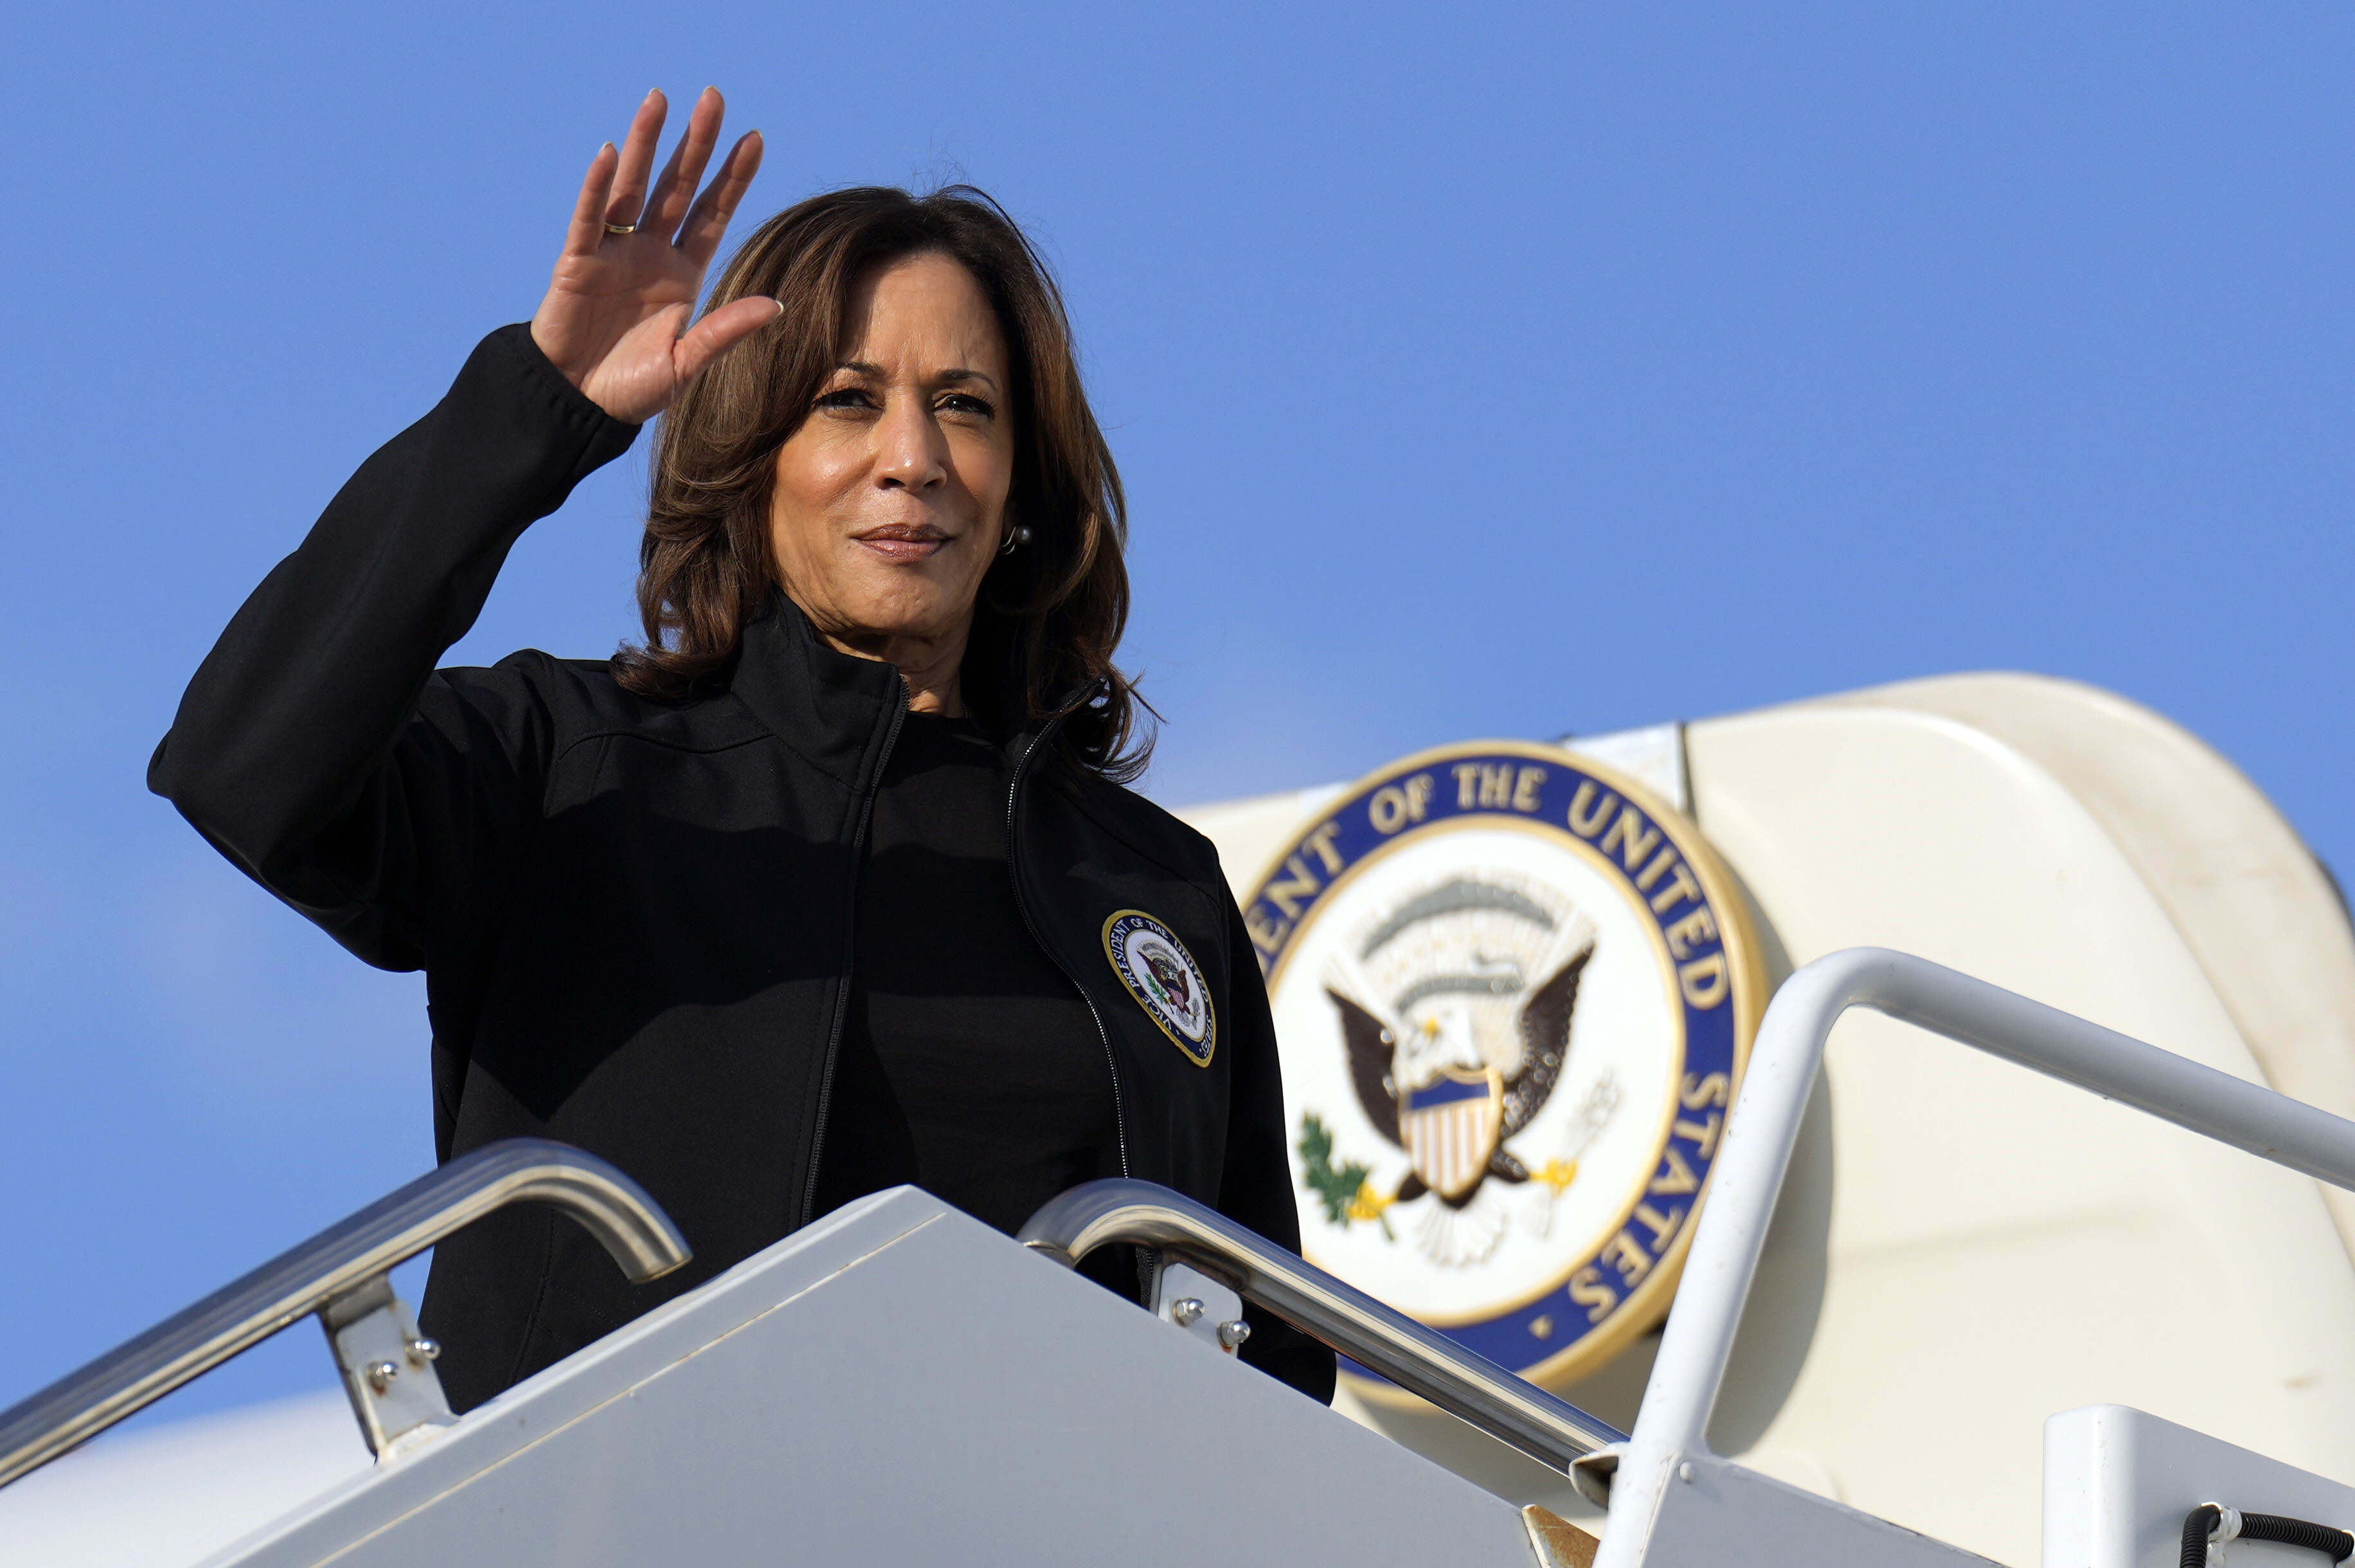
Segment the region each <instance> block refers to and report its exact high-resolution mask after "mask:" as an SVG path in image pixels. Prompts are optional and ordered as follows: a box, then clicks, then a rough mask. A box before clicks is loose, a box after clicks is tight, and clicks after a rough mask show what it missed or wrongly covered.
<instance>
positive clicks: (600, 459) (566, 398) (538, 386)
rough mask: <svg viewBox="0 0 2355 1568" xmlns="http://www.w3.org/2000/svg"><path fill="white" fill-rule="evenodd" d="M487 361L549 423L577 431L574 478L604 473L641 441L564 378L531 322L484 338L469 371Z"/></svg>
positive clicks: (632, 429) (631, 426)
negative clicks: (534, 336) (535, 336)
mask: <svg viewBox="0 0 2355 1568" xmlns="http://www.w3.org/2000/svg"><path fill="white" fill-rule="evenodd" d="M485 360H489V361H493V362H496V364H497V366H498V368H499V369H501V370H503V371H505V372H506V375H507V376H509V377H510V378H512V379H514V380H515V381H516V382H517V384H518V387H519V389H520V390H521V391H522V392H523V393H524V395H525V396H526V397H527V398H528V399H530V400H533V401H534V402H536V403H537V404H538V406H539V407H540V408H542V409H543V410H544V411H546V413H547V415H548V416H549V420H550V421H551V422H553V423H555V424H557V425H559V427H562V428H566V429H570V430H572V431H576V432H579V434H580V437H581V455H580V460H579V463H578V465H577V466H576V468H575V470H574V472H575V473H576V474H579V475H586V474H588V473H589V472H590V471H591V470H592V469H596V468H602V467H603V466H604V465H605V464H608V463H611V462H613V459H615V458H616V457H619V456H621V455H622V453H625V452H627V451H628V450H629V449H630V443H632V442H634V441H635V440H637V439H638V431H639V429H640V427H639V426H637V425H634V424H632V423H631V422H630V421H627V420H617V419H615V418H614V417H613V415H611V414H609V413H607V412H606V411H604V410H603V409H601V408H599V407H598V406H597V405H596V403H595V402H594V401H592V400H591V399H590V397H589V395H588V394H587V393H586V392H583V391H582V390H581V389H580V388H578V387H576V386H574V385H573V384H572V383H571V382H570V381H569V380H567V379H565V376H564V372H563V371H561V370H559V369H558V368H556V366H555V364H554V362H552V361H551V360H550V359H549V357H548V356H547V355H546V354H544V353H542V352H540V347H539V345H538V343H536V342H534V341H533V340H532V336H531V323H529V322H527V321H519V322H517V323H515V324H514V325H510V326H502V327H500V328H499V329H498V330H497V331H496V332H494V333H492V334H491V335H490V336H488V337H485V338H484V339H483V341H482V343H481V344H480V345H479V346H478V347H476V348H475V349H474V354H473V355H472V356H471V357H470V358H469V360H468V364H467V368H468V369H474V368H476V367H477V366H478V365H481V366H482V368H489V366H487V365H483V364H482V362H483V361H485Z"/></svg>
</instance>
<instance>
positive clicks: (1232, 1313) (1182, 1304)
mask: <svg viewBox="0 0 2355 1568" xmlns="http://www.w3.org/2000/svg"><path fill="white" fill-rule="evenodd" d="M1153 1315H1154V1316H1155V1317H1158V1318H1160V1319H1161V1320H1162V1321H1163V1322H1164V1323H1174V1324H1176V1325H1177V1327H1178V1328H1183V1329H1184V1330H1185V1331H1186V1332H1187V1333H1188V1334H1190V1335H1192V1336H1193V1337H1194V1338H1195V1339H1199V1340H1201V1341H1202V1342H1203V1343H1204V1344H1206V1345H1208V1346H1209V1347H1210V1349H1214V1350H1217V1351H1219V1352H1220V1354H1222V1355H1229V1356H1231V1355H1233V1354H1234V1353H1235V1352H1236V1351H1237V1350H1239V1349H1242V1344H1243V1341H1244V1340H1246V1339H1250V1338H1251V1325H1250V1324H1249V1323H1247V1322H1245V1321H1244V1320H1243V1298H1242V1297H1241V1296H1237V1295H1236V1294H1235V1293H1234V1292H1233V1291H1231V1290H1229V1289H1228V1288H1227V1287H1226V1286H1225V1285H1220V1283H1219V1282H1218V1281H1217V1280H1215V1279H1212V1278H1211V1277H1210V1276H1209V1275H1206V1274H1204V1273H1202V1272H1201V1271H1200V1270H1199V1269H1191V1268H1188V1267H1187V1266H1186V1265H1185V1264H1181V1263H1173V1262H1169V1261H1167V1260H1164V1262H1163V1263H1162V1264H1161V1274H1160V1276H1159V1277H1158V1278H1157V1279H1156V1280H1155V1281H1154V1285H1153Z"/></svg>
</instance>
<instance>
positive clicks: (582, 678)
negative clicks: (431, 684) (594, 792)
mask: <svg viewBox="0 0 2355 1568" xmlns="http://www.w3.org/2000/svg"><path fill="white" fill-rule="evenodd" d="M433 678H434V681H435V682H436V683H437V684H438V685H439V686H441V687H442V688H443V689H445V690H446V691H447V692H448V693H449V694H450V695H452V696H453V697H455V698H456V699H458V700H459V701H461V702H464V703H465V704H466V705H467V706H469V707H472V708H477V709H525V710H529V711H531V712H532V713H534V714H536V715H538V716H539V717H541V718H543V720H544V721H545V722H546V723H547V725H548V726H549V731H551V733H550V740H551V741H553V742H554V743H555V744H556V745H557V747H558V748H559V749H562V748H565V747H569V746H571V745H575V744H578V743H579V742H581V741H590V740H597V739H602V738H607V737H623V738H629V739H634V740H641V741H646V742H648V743H650V744H654V745H658V746H669V747H674V748H677V749H680V750H685V751H698V752H709V751H722V750H726V749H728V748H730V747H733V746H738V745H742V744H744V743H746V742H748V741H758V740H762V739H764V738H765V737H766V736H767V735H768V731H767V729H766V727H765V726H763V725H762V723H761V722H760V720H758V719H756V718H754V717H753V715H752V713H751V709H748V708H746V707H745V706H744V704H743V703H742V702H741V701H740V700H738V699H736V698H735V696H734V695H733V694H731V693H730V692H726V691H719V692H716V693H713V694H712V695H710V696H708V697H701V698H697V699H692V700H689V701H685V702H658V701H655V700H653V699H649V698H645V697H641V696H639V695H638V694H637V693H635V692H634V691H632V690H630V689H629V688H627V687H625V686H623V684H622V683H621V682H620V681H619V680H618V679H616V678H615V677H614V674H613V661H612V660H610V659H566V658H558V657H557V656H554V655H552V654H546V653H542V652H540V651H539V650H538V648H525V649H522V650H520V651H518V652H516V653H512V654H509V655H508V656H506V657H505V658H503V659H501V660H499V662H498V663H497V664H496V665H492V666H490V667H487V668H485V667H451V668H447V669H439V670H436V671H434V672H433Z"/></svg>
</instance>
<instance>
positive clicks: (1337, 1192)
mask: <svg viewBox="0 0 2355 1568" xmlns="http://www.w3.org/2000/svg"><path fill="white" fill-rule="evenodd" d="M1299 1147H1300V1163H1301V1176H1302V1179H1304V1180H1305V1181H1306V1182H1307V1183H1308V1189H1309V1190H1310V1191H1311V1192H1314V1193H1315V1194H1316V1201H1317V1202H1319V1203H1320V1204H1322V1205H1324V1208H1325V1218H1327V1220H1330V1221H1333V1223H1335V1224H1336V1225H1339V1226H1342V1227H1344V1228H1345V1229H1346V1228H1347V1227H1348V1223H1349V1221H1352V1220H1371V1221H1373V1222H1374V1223H1376V1224H1377V1225H1380V1227H1381V1228H1382V1234H1383V1236H1385V1237H1386V1238H1388V1239H1389V1240H1391V1241H1393V1242H1395V1241H1397V1240H1398V1237H1397V1236H1396V1235H1394V1234H1392V1233H1391V1222H1390V1221H1389V1220H1387V1219H1386V1218H1384V1217H1383V1214H1382V1211H1383V1210H1385V1209H1387V1208H1389V1207H1390V1206H1391V1204H1392V1203H1393V1202H1395V1201H1396V1200H1395V1199H1391V1198H1383V1197H1380V1196H1378V1195H1377V1194H1376V1193H1375V1191H1374V1189H1372V1188H1371V1187H1369V1186H1368V1185H1367V1183H1366V1178H1367V1177H1369V1176H1371V1175H1372V1174H1373V1171H1374V1168H1373V1167H1372V1166H1369V1165H1361V1164H1359V1162H1358V1161H1356V1160H1354V1159H1353V1160H1350V1161H1348V1163H1346V1164H1344V1165H1342V1166H1341V1167H1339V1168H1335V1167H1334V1164H1333V1134H1332V1130H1331V1129H1330V1128H1328V1127H1327V1126H1326V1125H1325V1122H1324V1119H1323V1118H1322V1117H1320V1116H1318V1115H1316V1114H1315V1113H1314V1112H1310V1113H1308V1114H1306V1115H1303V1116H1302V1117H1301V1118H1300V1146H1299Z"/></svg>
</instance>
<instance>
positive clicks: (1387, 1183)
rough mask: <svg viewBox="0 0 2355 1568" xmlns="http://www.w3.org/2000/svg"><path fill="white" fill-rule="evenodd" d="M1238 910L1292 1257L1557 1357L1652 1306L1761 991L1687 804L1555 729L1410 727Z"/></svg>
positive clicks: (1428, 1313)
mask: <svg viewBox="0 0 2355 1568" xmlns="http://www.w3.org/2000/svg"><path fill="white" fill-rule="evenodd" d="M1244 923H1245V924H1246V925H1247V926H1248V927H1249V928H1250V931H1251V935H1252V943H1253V944H1254V945H1255V946H1256V947H1257V949H1258V952H1259V957H1260V964H1261V967H1262V968H1263V970H1264V971H1265V973H1266V975H1267V976H1268V993H1269V997H1270V1000H1271V1001H1272V1002H1273V1007H1274V1010H1275V1026H1276V1035H1277V1039H1278V1040H1279V1041H1280V1043H1281V1048H1282V1051H1283V1060H1284V1099H1285V1103H1286V1104H1285V1114H1286V1118H1287V1121H1288V1123H1289V1125H1290V1126H1291V1128H1292V1133H1293V1137H1294V1140H1295V1141H1294V1149H1293V1154H1294V1164H1293V1176H1294V1180H1295V1196H1296V1197H1297V1199H1298V1200H1299V1204H1300V1229H1301V1236H1302V1243H1303V1250H1304V1251H1305V1253H1306V1254H1307V1255H1308V1257H1309V1258H1310V1259H1311V1260H1312V1261H1314V1262H1315V1263H1316V1264H1318V1265H1319V1266H1321V1267H1324V1268H1327V1269H1329V1270H1331V1271H1332V1272H1333V1273H1335V1274H1337V1275H1340V1276H1341V1277H1342V1278H1344V1279H1346V1280H1348V1281H1349V1282H1350V1283H1352V1284H1354V1285H1358V1286H1359V1288H1360V1289H1363V1290H1365V1291H1367V1292H1369V1293H1370V1294H1371V1295H1374V1296H1379V1297H1380V1298H1381V1299H1382V1300H1384V1301H1387V1302H1389V1303H1390V1304H1391V1305H1392V1306H1393V1307H1398V1308H1399V1309H1400V1310H1401V1311H1403V1312H1406V1313H1408V1314H1409V1315H1411V1316H1412V1317H1417V1318H1420V1319H1422V1320H1423V1322H1425V1323H1428V1324H1430V1325H1432V1326H1433V1328H1439V1329H1441V1330H1442V1331H1444V1332H1445V1333H1446V1334H1448V1335H1449V1336H1450V1337H1451V1338H1453V1339H1456V1340H1458V1341H1459V1342H1461V1343H1463V1344H1465V1345H1466V1346H1468V1347H1469V1348H1471V1349H1475V1350H1477V1351H1478V1352H1479V1353H1480V1354H1482V1355H1484V1356H1487V1358H1489V1359H1490V1360H1494V1361H1497V1362H1499V1363H1501V1364H1502V1365H1504V1366H1507V1367H1510V1368H1512V1369H1513V1370H1514V1371H1518V1372H1519V1373H1521V1374H1522V1375H1523V1376H1525V1377H1530V1378H1538V1379H1542V1380H1544V1381H1549V1382H1552V1383H1556V1384H1559V1383H1563V1382H1568V1381H1572V1380H1574V1379H1576V1378H1579V1377H1581V1376H1583V1375H1584V1374H1585V1373H1587V1372H1588V1371H1592V1370H1593V1369H1594V1368H1595V1367H1596V1366H1598V1365H1600V1364H1601V1363H1602V1362H1603V1361H1604V1360H1607V1359H1608V1358H1609V1357H1610V1356H1611V1355H1613V1354H1614V1352H1616V1351H1617V1350H1618V1349H1619V1348H1620V1347H1622V1346H1623V1345H1625V1344H1626V1343H1627V1342H1628V1341H1629V1340H1631V1339H1634V1338H1635V1337H1636V1335H1638V1334H1640V1333H1641V1332H1642V1331H1643V1330H1644V1329H1645V1328H1648V1327H1650V1325H1651V1324H1652V1323H1653V1322H1655V1321H1657V1319H1658V1317H1660V1315H1661V1313H1662V1312H1664V1311H1665V1310H1666V1309H1667V1307H1668V1299H1669V1297H1670V1296H1671V1295H1673V1293H1674V1291H1675V1288H1676V1277H1677V1275H1678V1270H1679V1269H1680V1267H1681V1266H1682V1264H1683V1261H1684V1252H1685V1246H1686V1242H1687V1239H1688V1238H1689V1235H1690V1233H1691V1230H1692V1219H1693V1213H1694V1210H1695V1208H1696V1206H1697V1205H1698V1204H1699V1202H1700V1198H1701V1194H1702V1191H1703V1189H1704V1186H1705V1184H1706V1183H1707V1181H1708V1179H1709V1173H1710V1168H1711V1167H1712V1166H1713V1165H1714V1163H1715V1161H1716V1158H1717V1154H1718V1144H1719V1139H1720V1138H1721V1136H1722V1135H1723V1132H1724V1128H1725V1115H1726V1110H1727V1108H1728V1107H1729V1106H1730V1105H1731V1104H1732V1099H1733V1091H1734V1087H1735V1084H1736V1083H1737V1081H1738V1080H1739V1077H1740V1074H1741V1071H1742V1061H1743V1059H1744V1057H1745V1055H1746V1053H1747V1052H1748V1050H1749V1046H1750V1039H1751V1035H1752V1033H1753V1031H1754V1030H1755V1029H1756V1027H1757V1019H1758V1014H1759V1011H1760V1010H1761V1009H1762V1008H1763V1007H1764V982H1763V978H1762V976H1760V974H1759V972H1758V970H1757V967H1756V965H1757V959H1756V953H1757V944H1756V941H1755V938H1754V936H1753V933H1752V931H1751V926H1750V922H1749V919H1748V917H1747V912H1746V911H1745V909H1744V907H1743V906H1742V903H1741V902H1740V895H1739V894H1738V893H1736V892H1735V891H1733V889H1732V885H1731V879H1730V878H1729V876H1728V875H1727V873H1726V872H1725V871H1724V870H1723V869H1722V868H1721V864H1720V862H1719V861H1718V859H1717V857H1716V856H1715V854H1714V853H1713V852H1711V850H1710V848H1709V846H1708V845H1707V843H1706V842H1704V841H1703V840H1702V838H1701V837H1700V831H1699V830H1698V829H1697V828H1695V827H1693V825H1692V824H1691V823H1690V822H1689V821H1688V820H1687V819H1686V818H1684V817H1683V816H1680V815H1679V814H1678V813H1677V812H1676V811H1674V810H1673V809H1671V808H1670V807H1668V806H1667V805H1663V804H1661V803H1659V802H1658V801H1656V800H1655V799H1653V798H1652V797H1651V795H1649V794H1648V793H1647V792H1646V791H1645V790H1644V788H1643V787H1642V786H1641V785H1639V784H1632V783H1631V782H1629V781H1628V780H1626V779H1625V778H1623V777H1621V776H1620V775H1618V774H1616V773H1612V772H1611V771H1609V770H1607V769H1605V768H1603V767H1601V766H1599V765H1597V764H1594V763H1588V762H1586V761H1584V760H1582V759H1581V758H1579V757H1577V756H1574V755H1572V753H1570V752H1564V751H1561V750H1560V749H1558V748H1554V747H1550V746H1536V745H1530V744H1528V743H1525V742H1518V741H1495V742H1484V743H1478V744H1471V745H1463V746H1455V747H1449V748H1446V749H1444V750H1442V751H1437V752H1424V753H1423V754H1421V755H1418V756H1413V757H1409V758H1407V759H1405V760H1404V761H1402V762H1400V763H1393V764H1392V765H1391V766H1390V767H1388V768H1385V769H1383V770H1382V771H1381V772H1380V773H1376V774H1375V775H1373V776H1372V777H1370V778H1368V779H1366V780H1364V781H1363V782H1361V783H1360V784H1357V785H1355V786H1354V787H1352V788H1351V789H1350V790H1348V792H1346V793H1345V794H1344V795H1342V796H1341V798H1340V799H1339V800H1338V801H1337V803H1336V804H1335V805H1333V806H1332V807H1331V808H1330V809H1329V810H1328V811H1327V812H1326V813H1325V814H1323V815H1321V816H1318V817H1316V818H1315V819H1313V820H1312V821H1311V822H1310V824H1309V825H1308V829H1307V831H1306V832H1305V833H1304V834H1302V835H1300V836H1299V837H1297V838H1295V840H1294V841H1293V842H1292V843H1291V844H1290V845H1289V846H1287V847H1286V848H1285V849H1284V851H1283V852H1282V853H1281V854H1279V855H1278V856H1277V857H1276V859H1275V862H1274V864H1273V867H1272V868H1271V869H1270V870H1269V871H1268V872H1267V873H1266V875H1265V877H1264V878H1263V880H1262V881H1261V883H1260V885H1259V887H1258V889H1257V890H1256V891H1255V892H1254V893H1253V894H1252V898H1251V901H1249V903H1248V904H1247V905H1246V906H1245V910H1244ZM1344 1367H1345V1369H1346V1370H1348V1371H1351V1372H1353V1373H1354V1374H1356V1375H1359V1376H1361V1377H1370V1374H1366V1373H1363V1372H1361V1371H1359V1369H1356V1368H1354V1367H1350V1366H1349V1364H1348V1363H1347V1362H1344ZM1382 1386H1384V1387H1386V1386H1387V1385H1382Z"/></svg>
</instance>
